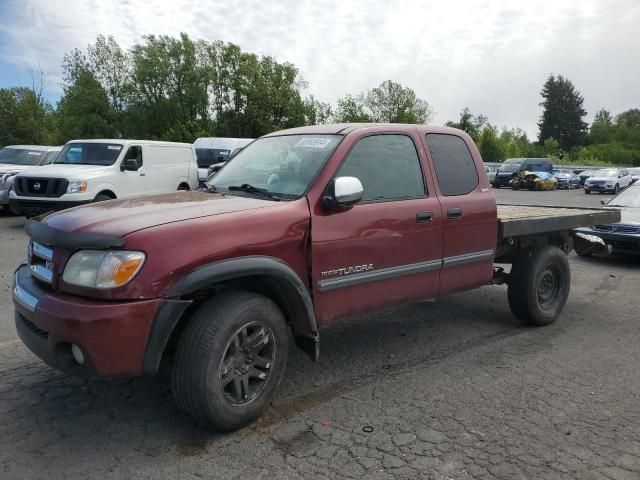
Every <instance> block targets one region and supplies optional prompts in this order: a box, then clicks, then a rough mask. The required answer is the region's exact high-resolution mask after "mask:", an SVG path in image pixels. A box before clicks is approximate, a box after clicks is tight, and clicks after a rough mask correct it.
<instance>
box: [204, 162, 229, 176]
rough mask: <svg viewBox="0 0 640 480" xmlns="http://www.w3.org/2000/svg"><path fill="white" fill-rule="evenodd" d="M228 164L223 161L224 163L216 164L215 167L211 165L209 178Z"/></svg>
mask: <svg viewBox="0 0 640 480" xmlns="http://www.w3.org/2000/svg"><path fill="white" fill-rule="evenodd" d="M226 163H227V162H226V161H223V162H218V163H214V164H213V165H209V169H208V170H207V176H209V175H212V174H214V173H216V172H217V171H218V170H220V169H221V168H222V167H224V166H225V164H226Z"/></svg>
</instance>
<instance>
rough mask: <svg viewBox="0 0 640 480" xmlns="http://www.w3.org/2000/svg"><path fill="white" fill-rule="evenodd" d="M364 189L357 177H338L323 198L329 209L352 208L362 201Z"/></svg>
mask: <svg viewBox="0 0 640 480" xmlns="http://www.w3.org/2000/svg"><path fill="white" fill-rule="evenodd" d="M363 196H364V187H363V186H362V182H361V181H360V180H359V179H357V178H356V177H338V178H336V179H335V180H334V181H333V182H332V183H330V184H329V186H328V188H327V193H326V195H325V196H324V197H323V201H324V204H325V205H326V206H327V207H329V208H341V207H350V206H351V205H354V204H356V203H358V202H359V201H360V200H362V197H363Z"/></svg>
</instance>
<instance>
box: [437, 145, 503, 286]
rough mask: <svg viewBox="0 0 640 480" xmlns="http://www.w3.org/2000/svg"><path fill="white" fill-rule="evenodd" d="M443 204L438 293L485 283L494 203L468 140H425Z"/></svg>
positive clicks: (495, 232)
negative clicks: (441, 254) (440, 268)
mask: <svg viewBox="0 0 640 480" xmlns="http://www.w3.org/2000/svg"><path fill="white" fill-rule="evenodd" d="M425 140H426V143H427V147H428V150H427V151H428V153H429V156H430V157H431V161H432V166H433V169H434V170H433V172H434V174H435V177H436V180H437V181H436V187H437V189H438V192H439V198H440V204H441V205H442V216H443V226H442V238H443V263H442V272H441V274H440V289H441V293H442V294H447V293H452V292H455V291H458V290H465V289H468V288H472V287H475V286H478V285H482V284H485V283H487V282H489V281H490V280H491V278H492V276H493V257H494V253H495V248H496V241H497V236H498V223H497V211H496V210H497V209H496V200H495V197H494V195H493V192H492V191H491V188H490V186H489V180H488V178H487V175H486V174H485V173H484V169H483V163H482V159H481V158H480V153H479V152H478V149H477V148H476V146H475V145H474V144H473V141H472V140H471V139H470V138H469V137H468V136H466V135H465V138H463V137H462V136H458V135H453V134H449V133H446V134H445V133H428V134H427V135H426V137H425Z"/></svg>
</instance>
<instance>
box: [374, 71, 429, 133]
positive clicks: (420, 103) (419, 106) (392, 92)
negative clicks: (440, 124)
mask: <svg viewBox="0 0 640 480" xmlns="http://www.w3.org/2000/svg"><path fill="white" fill-rule="evenodd" d="M364 104H365V106H366V107H367V109H368V110H369V113H370V116H371V118H372V120H373V121H374V122H389V123H418V124H423V123H428V122H429V121H431V119H432V116H433V110H432V108H431V106H430V105H429V103H427V102H426V101H425V100H422V99H420V98H418V97H417V95H416V92H414V91H413V90H412V89H410V88H408V87H403V86H402V85H400V84H399V83H396V82H393V81H391V80H385V81H384V82H382V83H381V84H380V85H379V86H378V87H376V88H372V89H371V90H369V91H368V92H367V94H366V95H365V96H364Z"/></svg>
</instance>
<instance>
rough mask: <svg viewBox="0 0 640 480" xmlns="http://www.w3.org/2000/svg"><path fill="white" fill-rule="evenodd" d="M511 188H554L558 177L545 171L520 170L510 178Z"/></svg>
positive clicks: (556, 185) (556, 186)
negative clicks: (515, 175)
mask: <svg viewBox="0 0 640 480" xmlns="http://www.w3.org/2000/svg"><path fill="white" fill-rule="evenodd" d="M511 188H513V189H514V190H520V189H523V190H524V189H528V190H556V189H557V188H558V179H557V178H556V177H554V176H553V175H552V174H550V173H547V172H529V171H524V172H520V173H519V174H518V176H517V177H515V178H514V179H513V180H511Z"/></svg>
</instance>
